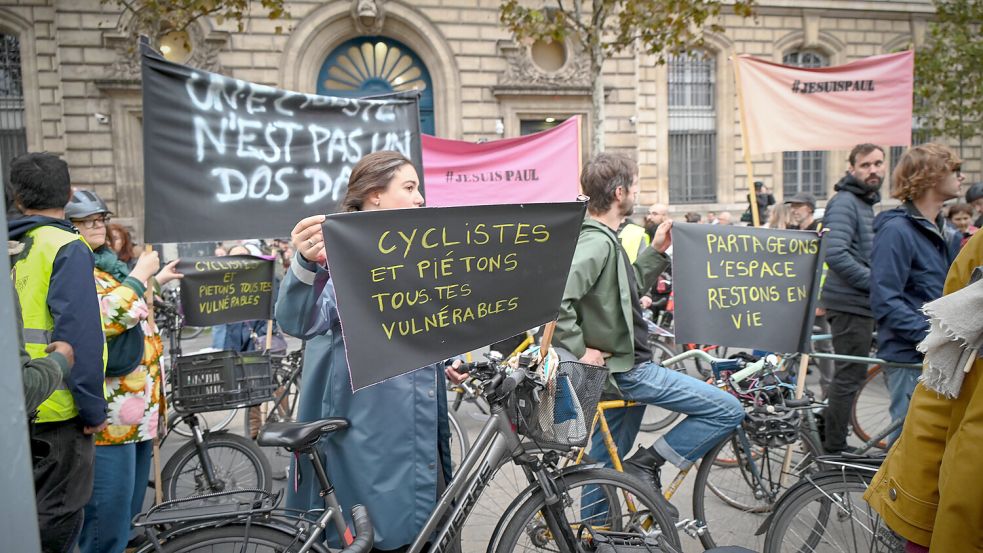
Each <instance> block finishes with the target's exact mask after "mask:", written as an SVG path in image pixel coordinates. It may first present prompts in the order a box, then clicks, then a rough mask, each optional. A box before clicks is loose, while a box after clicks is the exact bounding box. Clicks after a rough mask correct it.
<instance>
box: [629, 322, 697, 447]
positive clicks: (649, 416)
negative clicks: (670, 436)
mask: <svg viewBox="0 0 983 553" xmlns="http://www.w3.org/2000/svg"><path fill="white" fill-rule="evenodd" d="M649 347H651V348H652V361H654V362H656V363H659V362H660V361H662V360H664V359H669V358H670V357H672V356H674V355H676V351H675V350H673V349H672V348H671V347H669V346H667V345H666V344H664V343H662V342H659V341H656V340H650V341H649ZM670 368H671V369H673V370H675V371H678V372H686V366H685V365H682V364H681V365H678V366H677V367H670ZM680 416H681V413H679V412H677V411H670V410H668V409H663V408H662V407H658V406H656V405H646V406H645V414H643V415H642V424H641V426H640V427H639V429H640V430H641V431H642V432H658V431H659V430H662V429H663V428H666V427H668V426H671V425H672V424H673V423H675V422H676V421H677V420H679V417H680Z"/></svg>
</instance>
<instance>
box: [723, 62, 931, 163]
mask: <svg viewBox="0 0 983 553" xmlns="http://www.w3.org/2000/svg"><path fill="white" fill-rule="evenodd" d="M734 60H735V69H736V77H737V86H738V87H739V88H740V90H741V97H742V100H743V104H744V105H743V107H742V111H743V114H744V120H745V124H746V126H745V129H746V132H747V137H746V138H747V144H748V149H749V150H750V152H751V154H762V153H768V152H782V151H802V150H846V149H850V148H852V147H853V146H854V145H856V144H860V143H863V142H870V143H873V144H879V145H881V146H909V145H911V109H912V85H913V83H914V77H913V71H914V64H915V54H914V52H913V51H911V50H908V51H905V52H898V53H895V54H884V55H880V56H872V57H869V58H864V59H860V60H856V61H852V62H850V63H847V64H845V65H838V66H836V67H816V68H801V67H790V66H787V65H780V64H777V63H772V62H769V61H764V60H761V59H757V58H753V57H751V56H747V55H743V56H737V57H736V58H734Z"/></svg>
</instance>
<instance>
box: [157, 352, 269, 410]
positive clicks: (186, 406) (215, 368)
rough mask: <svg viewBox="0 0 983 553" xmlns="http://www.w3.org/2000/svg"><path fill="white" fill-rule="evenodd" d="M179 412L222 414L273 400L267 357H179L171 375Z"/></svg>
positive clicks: (218, 354)
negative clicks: (219, 412)
mask: <svg viewBox="0 0 983 553" xmlns="http://www.w3.org/2000/svg"><path fill="white" fill-rule="evenodd" d="M171 386H172V388H173V389H172V393H173V398H172V400H171V402H172V404H173V406H174V409H175V410H176V411H178V412H179V413H203V412H207V411H224V410H226V409H233V408H237V407H247V406H252V405H259V404H261V403H265V402H267V401H272V400H273V396H274V393H275V392H276V384H275V383H274V382H273V366H272V364H271V363H270V356H269V354H263V353H260V352H243V353H239V352H234V351H216V352H211V353H199V354H197V355H187V356H183V357H178V358H177V362H176V363H174V369H173V371H172V374H171Z"/></svg>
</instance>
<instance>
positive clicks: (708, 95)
mask: <svg viewBox="0 0 983 553" xmlns="http://www.w3.org/2000/svg"><path fill="white" fill-rule="evenodd" d="M668 72H669V78H668V86H669V95H668V97H669V201H670V202H673V203H694V202H713V201H716V199H717V114H716V107H715V106H716V98H715V96H716V79H715V76H716V60H715V59H714V57H713V56H712V55H710V54H707V53H706V52H693V53H689V54H681V55H678V56H672V57H670V58H669V62H668Z"/></svg>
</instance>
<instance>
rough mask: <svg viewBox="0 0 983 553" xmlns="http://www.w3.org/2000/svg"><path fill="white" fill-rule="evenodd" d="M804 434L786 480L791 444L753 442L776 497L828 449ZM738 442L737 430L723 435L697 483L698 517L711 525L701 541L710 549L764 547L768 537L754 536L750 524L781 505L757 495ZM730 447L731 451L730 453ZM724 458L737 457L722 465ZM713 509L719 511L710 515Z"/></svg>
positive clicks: (705, 458)
mask: <svg viewBox="0 0 983 553" xmlns="http://www.w3.org/2000/svg"><path fill="white" fill-rule="evenodd" d="M799 438H800V439H799V441H797V442H796V443H795V444H793V445H792V447H793V448H796V450H795V451H794V452H793V458H792V460H793V464H792V467H791V469H790V473H789V474H787V475H786V478H785V482H784V483H783V482H782V480H781V476H782V475H781V470H782V463H783V462H784V459H785V449H786V448H785V446H780V447H777V448H767V447H757V446H754V444H752V452H751V456H752V461H753V462H754V463H755V464H756V466H757V467H758V470H759V474H760V475H761V478H762V485H764V486H767V487H768V490H769V491H770V492H771V493H772V494H774V496H773V497H774V498H778V497H779V496H780V495H781V492H782V490H783V489H785V488H788V487H790V486H791V485H792V484H794V483H795V482H796V481H797V480H798V479H799V475H800V474H802V473H803V472H805V471H807V470H815V468H816V465H815V463H813V459H815V457H816V456H818V455H821V454H822V449H821V448H820V447H819V445H818V444H816V443H815V442H814V440H813V438H812V436H810V435H808V434H805V433H802V434H800V435H799ZM738 443H739V441H738V439H737V434H736V433H733V434H731V435H730V436H729V437H728V438H726V439H724V440H722V441H721V442H720V443H718V444H717V445H716V446H714V447H713V449H711V450H710V451H708V452H707V454H706V455H704V456H703V459H701V460H700V467H699V469H698V470H697V472H696V481H695V482H694V483H693V517H694V518H695V519H696V520H697V521H700V522H702V523H703V524H705V525H706V529H705V531H704V532H703V533H702V534H700V542H701V543H703V547H705V548H707V549H712V548H714V547H716V546H717V545H718V543H723V544H725V545H740V546H743V547H747V548H750V549H753V550H755V551H758V550H760V547H761V541H762V538H761V537H760V536H754V535H752V534H751V533H750V532H748V530H747V529H748V528H752V527H753V528H757V527H758V526H760V525H761V522H762V517H763V516H764V515H767V514H768V513H770V512H771V510H772V508H773V507H774V504H775V503H774V502H775V499H769V498H768V497H767V495H764V496H761V494H757V495H756V494H755V490H754V489H753V488H752V483H751V481H752V475H751V472H750V469H749V468H748V467H749V465H748V464H747V461H745V460H744V459H746V457H747V455H746V454H745V453H744V452H743V450H742V449H741V448H740V447H739V445H738ZM728 449H729V451H730V452H729V453H725V452H726V451H727V450H728ZM796 453H797V455H796ZM718 457H731V458H734V459H736V460H737V462H735V463H733V464H730V465H725V464H721V463H718V462H716V461H717V459H718ZM708 510H711V511H714V513H713V514H708V512H707V511H708ZM725 525H726V526H725ZM714 528H716V530H714Z"/></svg>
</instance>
